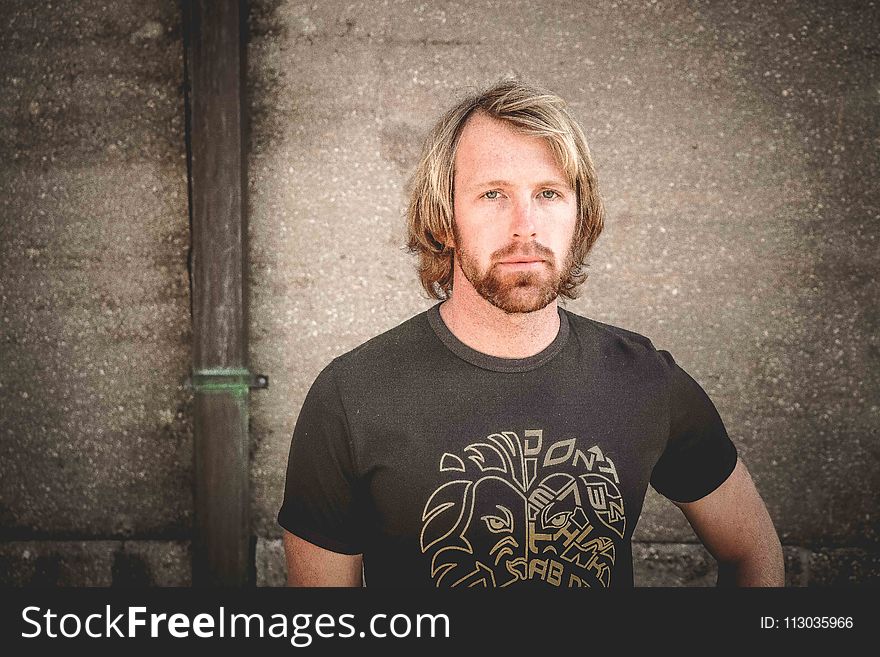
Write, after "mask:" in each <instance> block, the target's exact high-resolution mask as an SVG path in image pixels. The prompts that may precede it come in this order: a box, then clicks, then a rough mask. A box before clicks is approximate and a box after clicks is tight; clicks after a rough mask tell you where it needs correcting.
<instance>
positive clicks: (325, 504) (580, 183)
mask: <svg viewBox="0 0 880 657" xmlns="http://www.w3.org/2000/svg"><path fill="white" fill-rule="evenodd" d="M603 215H604V210H603V206H602V202H601V200H600V197H599V194H598V186H597V181H596V175H595V172H594V168H593V164H592V161H591V159H590V154H589V150H588V148H587V145H586V140H585V138H584V135H583V132H582V131H581V129H580V128H579V127H578V125H577V123H576V122H575V121H574V120H573V119H572V118H571V116H570V115H569V113H568V111H567V109H566V107H565V104H564V103H563V101H562V100H561V99H559V98H558V97H556V96H554V95H551V94H548V93H546V92H543V91H540V90H538V89H535V88H532V87H530V86H528V85H525V84H522V83H519V82H516V81H505V82H502V83H499V84H497V85H495V86H493V87H492V88H490V89H488V90H486V91H484V92H483V93H480V94H477V95H475V96H472V97H470V98H468V99H466V100H464V101H462V102H461V103H460V104H459V105H458V106H456V107H455V108H453V109H452V110H450V111H449V112H447V113H446V115H444V117H442V118H441V120H440V121H439V123H438V124H437V125H436V126H435V128H434V129H433V131H432V132H431V134H430V135H429V137H428V139H427V141H426V143H425V147H424V150H423V154H422V158H421V162H420V164H419V166H418V169H417V171H416V174H415V177H414V180H413V189H412V197H411V203H410V207H409V211H408V228H409V247H410V249H411V250H412V251H413V252H415V253H417V254H418V256H419V274H420V277H421V282H422V285H423V287H424V288H425V290H426V291H427V292H428V293H429V294H430V295H432V296H433V297H434V298H436V299H438V300H442V302H441V303H438V304H436V305H435V306H433V307H432V308H431V309H430V310H428V311H426V312H423V313H421V314H419V315H416V316H415V317H413V318H411V319H409V320H407V321H406V322H404V323H403V324H401V325H399V326H397V327H396V328H394V329H391V330H390V331H387V332H386V333H383V334H382V335H380V336H377V337H375V338H373V339H372V340H369V341H368V342H366V343H364V344H362V345H361V346H359V347H357V348H356V349H354V350H352V351H350V352H348V353H346V354H344V355H342V356H339V357H338V358H336V359H334V360H333V361H332V362H331V363H330V364H329V365H328V366H327V367H326V368H325V369H324V370H323V371H322V372H321V373H320V374H319V375H318V377H317V379H316V380H315V382H314V384H313V385H312V388H311V390H310V391H309V393H308V395H307V397H306V400H305V402H304V404H303V408H302V410H301V412H300V415H299V418H298V420H297V424H296V428H295V430H294V434H293V439H292V443H291V450H290V458H289V464H288V472H287V484H286V489H285V497H284V503H283V505H282V508H281V510H280V511H279V514H278V521H279V523H280V524H281V525H282V527H283V528H284V529H285V531H284V543H285V550H286V554H287V563H288V572H289V576H288V582H289V583H290V584H291V585H297V586H322V585H329V586H360V585H362V584H364V583H365V584H367V585H370V586H436V587H463V586H486V587H490V586H491V587H507V586H520V585H533V586H567V587H570V586H589V587H594V586H599V587H611V586H614V587H627V586H632V585H633V576H632V552H631V537H632V532H633V530H634V528H635V525H636V522H637V520H638V517H639V514H640V512H641V508H642V503H643V500H644V496H645V492H646V489H647V485H648V483H651V484H652V485H653V486H654V488H655V489H656V490H658V491H659V492H660V493H661V494H663V495H665V496H666V497H668V498H669V499H671V500H672V501H673V502H674V503H675V504H676V505H678V507H679V508H680V509H681V510H682V512H683V513H684V515H685V517H686V518H687V519H688V521H689V522H690V524H691V525H692V527H693V528H694V530H695V532H696V534H697V536H698V537H699V538H700V539H701V540H702V542H703V543H704V545H705V546H706V547H707V549H708V550H709V551H710V552H711V553H712V555H713V556H714V557H715V558H716V559H717V560H718V563H719V584H738V585H747V586H748V585H751V586H777V585H782V584H783V565H782V549H781V546H780V543H779V539H778V537H777V535H776V532H775V530H774V528H773V525H772V522H771V520H770V517H769V514H768V513H767V510H766V508H765V506H764V504H763V502H762V500H761V498H760V496H759V495H758V492H757V491H756V489H755V487H754V484H753V483H752V480H751V478H750V476H749V474H748V471H747V470H746V467H745V465H744V464H743V463H742V461H740V460H739V459H738V458H737V451H736V448H735V446H734V445H733V443H732V442H731V441H730V439H729V438H728V436H727V432H726V431H725V428H724V425H723V423H722V421H721V418H720V417H719V416H718V413H717V411H716V409H715V407H714V405H713V404H712V402H711V401H710V399H709V398H708V396H707V395H706V393H705V392H704V391H703V390H702V388H701V387H700V386H699V385H698V384H697V383H696V381H694V380H693V379H692V378H691V377H690V376H689V375H687V374H686V373H685V372H684V371H683V370H682V369H681V368H679V367H678V365H677V364H676V363H675V361H674V359H673V358H672V356H671V355H670V354H669V353H668V352H666V351H663V350H659V351H658V350H657V349H655V348H654V345H653V344H652V343H651V341H650V340H649V339H648V338H646V337H644V336H641V335H639V334H636V333H633V332H630V331H627V330H624V329H621V328H618V327H614V326H610V325H606V324H603V323H600V322H596V321H594V320H590V319H587V318H584V317H580V316H578V315H575V314H574V313H571V312H569V311H567V310H565V309H563V308H562V307H560V306H559V305H557V299H558V297H559V296H562V297H566V298H574V297H575V296H576V294H577V291H576V288H577V287H578V285H580V284H581V283H582V282H583V281H584V279H585V278H586V275H585V273H584V272H583V268H584V266H585V259H586V256H587V254H588V253H589V251H590V249H591V247H592V245H593V244H594V243H595V241H596V239H597V238H598V237H599V234H600V232H601V230H602V225H603Z"/></svg>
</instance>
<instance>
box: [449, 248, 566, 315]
mask: <svg viewBox="0 0 880 657" xmlns="http://www.w3.org/2000/svg"><path fill="white" fill-rule="evenodd" d="M455 239H456V242H455V243H456V245H458V250H457V253H456V258H458V262H459V266H460V267H461V271H462V272H463V273H464V275H465V277H466V278H467V279H468V281H470V283H471V285H473V286H474V289H475V290H476V291H477V293H478V294H479V295H480V296H481V297H483V298H484V299H485V300H486V301H488V302H489V303H491V304H492V305H493V306H495V307H496V308H499V309H500V310H503V311H504V312H506V313H509V314H512V313H530V312H535V311H536V310H541V309H542V308H545V307H546V306H547V305H548V304H549V303H550V302H552V301H553V300H554V299H556V298H557V297H558V296H559V293H560V292H561V291H562V290H563V287H564V283H565V279H566V276H567V274H568V272H569V270H570V269H571V263H572V254H571V251H570V250H569V252H568V253H567V255H566V258H565V262H564V263H563V267H562V268H558V267H557V266H556V256H555V255H554V253H553V251H551V250H550V249H549V248H547V247H546V246H543V245H541V244H538V243H537V242H530V243H529V244H527V245H521V244H517V243H511V244H509V245H507V246H506V247H504V248H503V249H499V250H498V251H495V252H494V253H493V254H492V255H491V257H490V258H489V262H490V263H491V264H490V265H489V268H488V270H486V271H481V270H480V266H479V263H478V262H477V260H476V258H474V257H473V256H472V255H471V254H470V253H469V252H468V251H467V249H466V248H465V247H464V246H463V245H462V243H461V239H460V237H459V236H458V235H456V236H455ZM517 257H523V258H541V259H543V261H544V262H543V263H542V265H541V268H540V269H539V270H535V271H508V272H505V271H503V269H504V268H503V266H502V265H501V264H500V263H501V261H502V260H510V259H512V258H517Z"/></svg>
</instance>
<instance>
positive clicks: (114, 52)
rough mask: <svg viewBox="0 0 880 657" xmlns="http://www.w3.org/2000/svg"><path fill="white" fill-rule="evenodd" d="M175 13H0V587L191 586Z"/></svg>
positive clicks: (60, 8) (107, 8) (179, 59)
mask: <svg viewBox="0 0 880 657" xmlns="http://www.w3.org/2000/svg"><path fill="white" fill-rule="evenodd" d="M179 14H180V12H179V9H178V7H177V5H176V3H175V2H169V1H164V2H162V1H143V0H138V1H136V2H135V1H129V2H116V3H108V2H76V3H64V4H63V5H57V4H56V5H52V4H47V3H40V2H27V1H25V0H21V1H18V2H3V3H2V4H0V86H2V89H0V155H2V157H0V199H2V202H0V262H2V274H0V322H2V323H0V336H2V338H0V363H2V366H0V581H4V582H7V581H8V582H16V583H24V584H27V583H31V582H33V583H60V584H64V583H67V584H89V583H95V584H105V583H110V582H114V583H126V582H129V583H130V582H132V581H139V580H138V578H139V577H140V579H141V580H143V579H146V581H155V582H157V583H159V582H164V583H181V582H184V581H187V579H188V578H189V557H188V556H187V550H188V547H186V546H184V547H185V549H182V548H181V547H180V545H179V543H178V542H179V541H181V540H185V541H188V540H189V537H190V534H191V529H190V528H191V524H192V493H191V477H192V475H191V471H192V437H191V430H190V420H189V412H188V403H189V402H188V395H187V393H186V391H185V390H184V389H183V385H182V384H183V381H184V380H185V379H186V377H187V374H188V370H189V364H190V351H189V343H190V336H189V330H190V329H189V326H190V323H189V287H188V286H189V283H188V277H187V270H186V259H187V249H188V244H189V237H188V228H189V227H188V213H187V191H186V190H187V188H186V150H185V140H184V106H183V90H182V82H183V51H182V44H181V31H180V17H179ZM56 541H58V542H57V543H56ZM168 560H170V561H168ZM166 561H167V563H165V562H166ZM150 563H155V564H159V563H165V565H164V566H162V567H161V568H159V567H158V566H157V567H156V568H153V566H150ZM87 564H90V565H87ZM162 572H166V573H173V574H172V575H169V576H167V577H166V576H165V575H162ZM149 573H154V574H153V575H150V574H149ZM174 573H176V574H174Z"/></svg>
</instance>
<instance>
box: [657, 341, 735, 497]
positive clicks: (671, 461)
mask: <svg viewBox="0 0 880 657" xmlns="http://www.w3.org/2000/svg"><path fill="white" fill-rule="evenodd" d="M658 353H659V354H660V355H661V356H662V357H663V359H664V361H665V363H666V366H667V368H668V370H669V372H668V375H669V379H668V381H669V415H670V423H669V437H668V440H667V443H666V447H665V449H664V450H663V453H662V454H661V455H660V458H659V460H658V461H657V463H656V465H655V466H654V470H653V472H652V474H651V485H652V486H653V487H654V489H655V490H656V491H657V492H658V493H660V494H661V495H663V496H664V497H666V498H668V499H670V500H672V501H674V502H694V501H696V500H698V499H700V498H702V497H705V496H706V495H708V494H709V493H711V492H712V491H714V490H715V489H716V488H718V486H720V485H721V484H722V483H724V481H725V480H726V479H727V478H728V477H729V476H730V473H731V472H733V468H734V467H735V466H736V458H737V450H736V446H735V445H734V444H733V442H732V441H731V440H730V438H729V437H728V435H727V430H726V429H725V427H724V423H723V422H722V420H721V416H720V415H719V414H718V410H717V409H716V408H715V405H714V404H713V403H712V400H711V399H709V396H708V395H707V394H706V392H705V391H704V390H703V388H702V387H700V384H699V383H697V382H696V381H695V380H694V379H693V378H691V376H690V375H689V374H688V373H687V372H685V371H684V370H683V369H681V367H679V366H678V364H677V363H676V362H675V360H674V359H673V357H672V355H671V354H670V353H669V352H668V351H665V350H660V351H659V352H658Z"/></svg>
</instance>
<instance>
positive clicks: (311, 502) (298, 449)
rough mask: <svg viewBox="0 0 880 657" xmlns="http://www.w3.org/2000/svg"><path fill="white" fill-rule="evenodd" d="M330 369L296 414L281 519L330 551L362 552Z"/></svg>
mask: <svg viewBox="0 0 880 657" xmlns="http://www.w3.org/2000/svg"><path fill="white" fill-rule="evenodd" d="M332 368H333V364H332V363H331V364H330V365H328V366H327V367H326V368H325V369H324V370H323V371H322V372H321V373H320V374H319V375H318V377H317V378H316V379H315V382H314V383H313V384H312V387H311V388H310V390H309V392H308V394H307V395H306V398H305V401H304V402H303V406H302V409H301V410H300V413H299V417H298V418H297V421H296V426H295V428H294V430H293V437H292V439H291V443H290V456H289V457H288V461H287V480H286V483H285V486H284V501H283V503H282V505H281V509H280V510H279V511H278V524H279V525H281V526H282V527H283V528H284V529H286V530H287V531H289V532H290V533H292V534H296V535H297V536H299V537H300V538H303V539H305V540H307V541H308V542H310V543H313V544H315V545H317V546H319V547H322V548H325V549H327V550H330V551H332V552H339V553H342V554H360V553H362V552H363V546H362V535H361V532H360V530H359V519H360V516H361V514H360V512H359V509H358V504H359V495H358V492H357V491H358V480H357V474H356V468H355V463H354V459H353V457H352V452H351V441H350V436H349V430H348V422H347V419H346V416H345V410H344V408H343V405H342V401H341V399H340V396H339V390H338V388H337V386H336V382H335V380H334V377H333V369H332Z"/></svg>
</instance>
